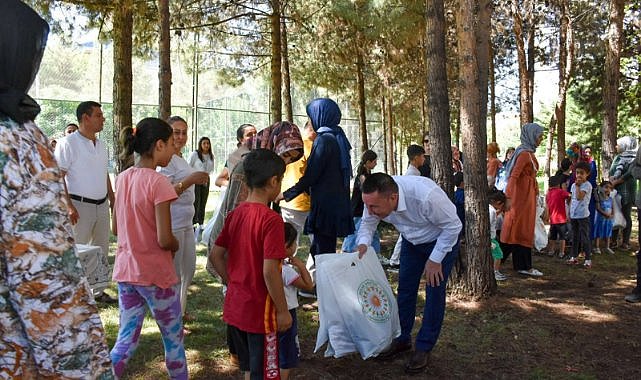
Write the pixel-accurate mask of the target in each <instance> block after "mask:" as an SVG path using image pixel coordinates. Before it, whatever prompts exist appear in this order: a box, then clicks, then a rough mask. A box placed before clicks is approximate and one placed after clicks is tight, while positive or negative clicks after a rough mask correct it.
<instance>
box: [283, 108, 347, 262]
mask: <svg viewBox="0 0 641 380" xmlns="http://www.w3.org/2000/svg"><path fill="white" fill-rule="evenodd" d="M307 116H309V120H310V121H311V122H312V127H313V128H314V131H315V132H316V139H315V140H314V144H313V145H312V151H311V153H310V155H309V158H308V159H307V168H306V169H305V174H304V175H303V176H302V177H301V178H300V179H299V180H298V183H296V185H294V186H292V187H291V188H290V189H288V190H286V191H285V192H283V197H284V199H285V200H286V201H290V200H292V199H294V198H295V197H296V196H298V195H299V194H300V193H302V192H304V191H307V192H309V193H310V196H311V210H310V212H309V215H308V216H307V222H306V223H305V233H306V234H313V236H314V237H313V239H312V244H311V247H310V253H311V255H312V257H315V256H316V255H317V254H321V253H333V252H336V240H337V237H338V236H341V237H345V236H348V235H351V234H353V233H354V221H353V218H352V210H351V203H350V198H349V183H350V178H351V176H352V165H351V160H350V153H349V151H350V150H351V148H352V147H351V145H350V144H349V141H347V137H346V136H345V133H344V132H343V130H342V129H341V127H339V126H338V124H339V123H340V121H341V111H340V109H339V108H338V104H336V102H334V101H333V100H331V99H326V98H321V99H314V100H312V101H311V102H310V103H309V104H308V105H307Z"/></svg>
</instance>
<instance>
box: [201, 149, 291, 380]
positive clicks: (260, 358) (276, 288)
mask: <svg viewBox="0 0 641 380" xmlns="http://www.w3.org/2000/svg"><path fill="white" fill-rule="evenodd" d="M243 164H244V168H245V175H246V181H247V187H248V188H249V196H248V197H247V200H246V201H245V202H243V203H241V204H240V205H239V206H238V207H236V209H234V211H232V212H231V213H229V215H228V216H227V219H226V220H225V226H224V227H223V230H222V232H221V233H220V235H219V236H218V239H216V243H215V245H214V247H213V248H212V255H211V257H212V259H213V265H214V268H215V269H216V271H217V272H218V273H219V274H220V276H221V278H222V281H223V284H225V285H227V294H226V295H225V303H224V306H223V310H224V311H223V319H224V321H225V322H226V323H227V324H229V325H230V326H231V338H232V340H233V342H234V346H235V347H236V349H237V351H238V360H239V366H240V369H241V371H244V372H245V378H246V379H247V378H251V379H263V378H266V379H278V378H280V373H279V363H278V337H277V335H276V333H277V331H285V330H287V329H288V328H289V327H290V326H291V324H292V317H291V315H290V313H289V310H288V309H287V301H286V299H285V292H284V288H283V279H282V276H281V269H280V268H281V263H282V260H283V259H284V258H286V257H287V253H286V252H285V232H284V224H283V219H282V218H281V216H280V215H278V214H277V213H276V212H274V211H273V210H271V209H270V208H269V207H268V204H269V203H270V202H271V201H273V200H274V199H275V198H276V196H277V195H278V194H279V193H280V186H281V181H282V179H283V174H284V173H285V162H284V161H283V160H282V159H281V158H280V157H278V155H276V153H274V152H273V151H271V150H267V149H255V150H252V151H251V152H249V153H248V154H247V155H246V156H245V159H244V162H243Z"/></svg>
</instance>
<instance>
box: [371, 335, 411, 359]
mask: <svg viewBox="0 0 641 380" xmlns="http://www.w3.org/2000/svg"><path fill="white" fill-rule="evenodd" d="M411 349H412V343H411V342H399V341H397V340H393V341H392V344H390V345H389V347H387V348H386V349H385V351H383V352H381V353H380V354H378V356H377V357H376V360H377V361H388V360H392V359H394V358H395V357H396V356H398V354H400V353H402V352H405V351H409V350H411Z"/></svg>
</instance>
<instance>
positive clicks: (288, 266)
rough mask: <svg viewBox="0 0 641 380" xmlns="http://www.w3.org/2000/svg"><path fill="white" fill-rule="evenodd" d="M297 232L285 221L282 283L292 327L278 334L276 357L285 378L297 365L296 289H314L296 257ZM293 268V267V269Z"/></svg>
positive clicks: (310, 278) (305, 269)
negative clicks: (284, 257)
mask: <svg viewBox="0 0 641 380" xmlns="http://www.w3.org/2000/svg"><path fill="white" fill-rule="evenodd" d="M297 236H298V232H297V231H296V228H295V227H294V225H293V224H291V223H288V222H285V251H286V252H287V262H286V263H285V264H283V271H282V272H283V284H284V285H285V298H286V299H287V308H288V309H289V314H290V315H291V316H292V327H290V328H289V329H288V330H287V331H284V332H282V333H279V334H278V352H279V355H278V358H279V365H280V378H281V379H282V380H287V379H288V378H289V376H290V371H291V369H292V368H296V367H298V358H299V356H300V349H299V344H298V323H297V318H296V308H297V307H298V297H297V293H298V290H297V289H302V290H307V291H311V290H312V289H314V283H313V282H312V277H311V275H310V274H309V272H308V271H307V268H306V267H305V263H303V261H302V260H301V259H299V258H297V257H294V254H295V253H296V248H298V247H297V244H296V240H297V239H296V238H297ZM294 268H295V269H294Z"/></svg>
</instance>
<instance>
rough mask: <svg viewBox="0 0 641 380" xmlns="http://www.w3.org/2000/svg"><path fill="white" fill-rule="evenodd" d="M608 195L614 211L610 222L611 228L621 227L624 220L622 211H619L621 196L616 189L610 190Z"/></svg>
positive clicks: (623, 224)
mask: <svg viewBox="0 0 641 380" xmlns="http://www.w3.org/2000/svg"><path fill="white" fill-rule="evenodd" d="M610 196H611V197H612V199H613V202H612V211H613V212H614V220H613V222H612V229H615V230H616V229H623V228H625V225H626V221H625V216H623V212H622V211H621V196H620V195H619V194H617V191H616V190H612V193H610Z"/></svg>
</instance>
